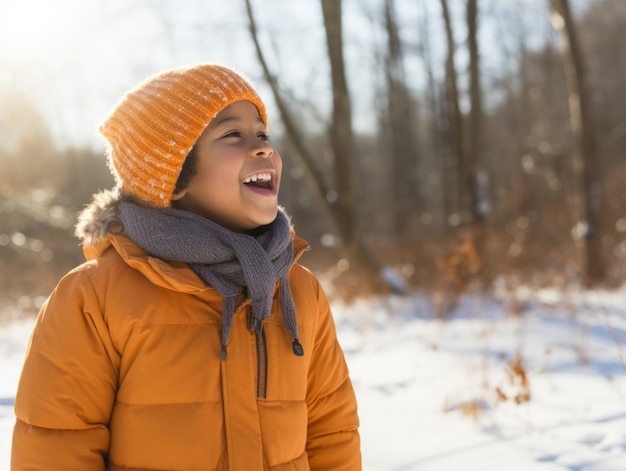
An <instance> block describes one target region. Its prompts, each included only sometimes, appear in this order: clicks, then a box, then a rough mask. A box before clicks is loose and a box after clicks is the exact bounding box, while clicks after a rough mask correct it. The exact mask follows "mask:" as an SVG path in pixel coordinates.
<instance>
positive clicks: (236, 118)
mask: <svg viewBox="0 0 626 471" xmlns="http://www.w3.org/2000/svg"><path fill="white" fill-rule="evenodd" d="M239 121H243V119H242V118H241V117H240V116H225V117H223V118H220V119H219V120H217V121H215V122H213V123H212V124H213V127H218V126H221V125H223V124H228V123H231V122H239ZM257 122H259V123H263V120H262V119H261V117H260V116H257Z"/></svg>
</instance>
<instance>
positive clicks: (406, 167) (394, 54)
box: [383, 0, 419, 234]
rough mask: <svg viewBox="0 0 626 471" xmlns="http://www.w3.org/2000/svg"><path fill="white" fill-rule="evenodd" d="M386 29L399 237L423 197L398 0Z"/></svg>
mask: <svg viewBox="0 0 626 471" xmlns="http://www.w3.org/2000/svg"><path fill="white" fill-rule="evenodd" d="M383 8H384V18H385V29H386V31H387V55H386V58H385V59H386V60H385V78H386V82H387V103H388V106H387V116H388V119H387V125H388V132H387V134H388V136H389V140H390V145H389V149H390V155H389V161H390V162H391V163H392V172H391V178H392V179H393V182H392V185H391V186H392V188H393V190H394V198H393V204H394V208H393V212H394V226H395V227H394V229H395V233H396V234H403V233H405V232H406V230H407V226H408V223H409V222H410V220H411V216H412V214H413V213H414V212H415V208H416V202H417V201H416V200H417V199H418V197H419V194H418V193H417V191H416V188H418V185H417V181H416V180H417V177H418V175H417V149H416V146H415V141H414V139H415V135H416V129H415V126H414V120H413V110H412V108H413V100H412V99H411V95H410V93H409V90H408V87H407V83H406V77H405V72H404V56H403V48H402V41H401V39H400V32H399V28H398V22H397V19H396V12H395V6H394V0H385V3H384V7H383Z"/></svg>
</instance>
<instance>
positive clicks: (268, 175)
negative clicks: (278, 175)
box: [243, 172, 272, 183]
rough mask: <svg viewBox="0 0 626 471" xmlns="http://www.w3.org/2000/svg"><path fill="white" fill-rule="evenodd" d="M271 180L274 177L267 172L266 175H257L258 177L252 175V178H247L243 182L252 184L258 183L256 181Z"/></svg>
mask: <svg viewBox="0 0 626 471" xmlns="http://www.w3.org/2000/svg"><path fill="white" fill-rule="evenodd" d="M271 179H272V175H270V174H269V173H267V172H266V173H257V174H256V175H252V176H251V177H248V178H246V179H245V180H244V181H243V182H244V183H250V182H256V181H260V182H269V181H270V180H271Z"/></svg>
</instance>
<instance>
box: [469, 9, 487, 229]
mask: <svg viewBox="0 0 626 471" xmlns="http://www.w3.org/2000/svg"><path fill="white" fill-rule="evenodd" d="M467 28H468V37H467V41H468V48H469V54H470V64H469V68H470V70H469V72H470V103H471V111H470V119H469V129H468V131H469V132H468V135H467V138H468V141H467V143H468V146H467V149H468V151H467V160H468V167H469V175H468V176H469V180H468V181H467V185H468V190H469V205H470V213H471V217H472V225H473V226H474V228H475V229H476V230H478V231H482V229H483V226H484V219H485V217H484V212H485V208H483V207H482V205H483V204H484V202H481V191H482V192H484V191H485V188H484V187H483V188H481V178H483V175H481V172H482V171H483V170H482V169H481V167H482V166H481V160H482V158H481V153H482V151H483V146H482V140H483V139H482V132H483V104H482V92H481V87H480V64H479V53H478V0H468V1H467ZM484 185H485V183H484V182H483V186H484ZM483 199H486V195H483Z"/></svg>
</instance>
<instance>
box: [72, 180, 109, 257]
mask: <svg viewBox="0 0 626 471" xmlns="http://www.w3.org/2000/svg"><path fill="white" fill-rule="evenodd" d="M119 202H120V195H119V193H118V192H117V191H111V190H104V191H102V192H100V193H96V194H95V195H93V199H92V200H91V203H89V204H88V205H87V206H86V207H85V209H83V210H82V211H81V212H80V214H79V215H78V222H77V223H76V228H75V231H74V235H75V236H76V237H78V238H79V239H80V240H81V242H82V244H83V246H94V245H96V244H97V243H98V241H99V240H101V239H103V238H105V237H106V235H107V234H108V233H109V232H111V228H112V227H113V226H114V225H116V224H119V220H118V219H117V206H118V204H119Z"/></svg>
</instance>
